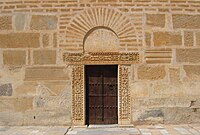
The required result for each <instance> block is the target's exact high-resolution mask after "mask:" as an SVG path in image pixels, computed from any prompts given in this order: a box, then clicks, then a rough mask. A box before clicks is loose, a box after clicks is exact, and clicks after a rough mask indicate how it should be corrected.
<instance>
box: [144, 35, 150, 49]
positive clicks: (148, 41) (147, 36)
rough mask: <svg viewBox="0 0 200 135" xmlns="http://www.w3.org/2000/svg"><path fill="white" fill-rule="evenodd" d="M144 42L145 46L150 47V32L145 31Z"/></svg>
mask: <svg viewBox="0 0 200 135" xmlns="http://www.w3.org/2000/svg"><path fill="white" fill-rule="evenodd" d="M145 42H146V46H148V47H150V46H151V34H150V33H147V32H146V33H145Z"/></svg>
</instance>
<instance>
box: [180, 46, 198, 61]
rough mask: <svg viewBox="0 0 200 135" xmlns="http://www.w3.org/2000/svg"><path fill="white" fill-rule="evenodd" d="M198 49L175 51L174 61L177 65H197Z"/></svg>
mask: <svg viewBox="0 0 200 135" xmlns="http://www.w3.org/2000/svg"><path fill="white" fill-rule="evenodd" d="M199 58H200V49H198V48H197V49H177V50H176V61H177V62H178V63H179V62H180V63H182V62H189V63H199V62H200V59H199Z"/></svg>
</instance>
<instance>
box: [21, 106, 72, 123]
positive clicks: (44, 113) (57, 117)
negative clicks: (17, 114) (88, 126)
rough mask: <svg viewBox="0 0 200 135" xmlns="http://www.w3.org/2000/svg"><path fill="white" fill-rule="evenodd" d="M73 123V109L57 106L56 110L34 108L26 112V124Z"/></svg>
mask: <svg viewBox="0 0 200 135" xmlns="http://www.w3.org/2000/svg"><path fill="white" fill-rule="evenodd" d="M70 124H71V109H69V108H65V107H63V108H59V109H58V108H56V109H54V110H51V109H45V110H43V109H42V110H41V109H38V110H34V111H28V112H25V114H24V125H44V126H45V125H46V126H47V125H48V126H55V125H57V126H59V125H61V126H63V125H70Z"/></svg>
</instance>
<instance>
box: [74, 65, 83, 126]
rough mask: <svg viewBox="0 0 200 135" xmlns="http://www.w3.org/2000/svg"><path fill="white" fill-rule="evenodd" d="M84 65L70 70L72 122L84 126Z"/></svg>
mask: <svg viewBox="0 0 200 135" xmlns="http://www.w3.org/2000/svg"><path fill="white" fill-rule="evenodd" d="M84 96H85V95H84V65H73V70H72V121H73V125H84V124H85V116H84V114H85V97H84Z"/></svg>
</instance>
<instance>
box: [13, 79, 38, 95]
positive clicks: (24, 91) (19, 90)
mask: <svg viewBox="0 0 200 135" xmlns="http://www.w3.org/2000/svg"><path fill="white" fill-rule="evenodd" d="M36 88H37V83H35V82H24V83H23V84H21V85H20V86H18V87H16V88H15V91H14V93H13V94H14V96H18V97H19V96H36V95H37V94H36Z"/></svg>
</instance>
